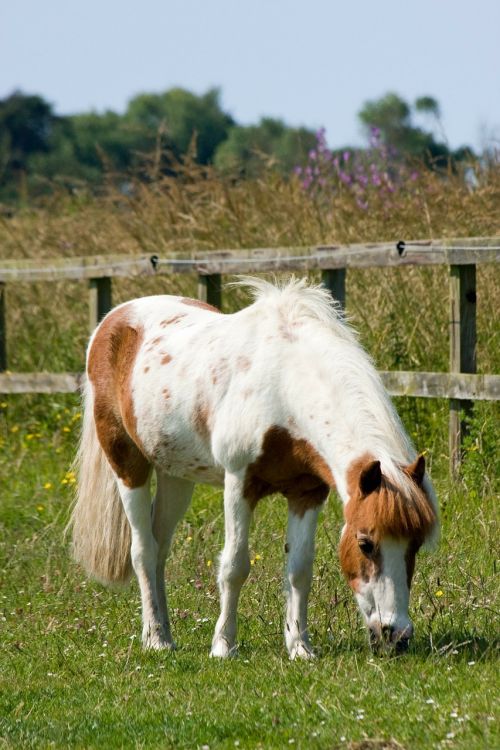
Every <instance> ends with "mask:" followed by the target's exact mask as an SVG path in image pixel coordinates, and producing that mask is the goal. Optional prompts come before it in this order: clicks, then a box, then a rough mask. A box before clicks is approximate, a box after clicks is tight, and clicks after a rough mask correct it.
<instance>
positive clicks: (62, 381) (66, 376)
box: [0, 370, 500, 401]
mask: <svg viewBox="0 0 500 750" xmlns="http://www.w3.org/2000/svg"><path fill="white" fill-rule="evenodd" d="M379 375H380V376H381V378H382V382H383V383H384V386H385V388H386V389H387V391H388V393H390V394H391V396H421V397H422V398H454V399H458V400H469V399H470V400H473V401H497V400H499V399H500V375H466V374H464V373H448V372H407V371H404V370H399V371H394V370H392V371H389V370H379ZM83 379H84V374H83V373H81V372H80V373H72V372H61V373H51V372H25V373H23V372H18V373H10V372H4V373H0V393H3V394H9V393H10V394H12V393H75V392H76V391H78V390H79V389H80V387H81V385H82V383H83Z"/></svg>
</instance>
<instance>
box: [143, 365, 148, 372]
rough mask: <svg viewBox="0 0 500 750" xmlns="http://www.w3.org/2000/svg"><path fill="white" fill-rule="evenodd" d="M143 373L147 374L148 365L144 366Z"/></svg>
mask: <svg viewBox="0 0 500 750" xmlns="http://www.w3.org/2000/svg"><path fill="white" fill-rule="evenodd" d="M144 372H145V373H146V372H149V365H146V367H145V368H144Z"/></svg>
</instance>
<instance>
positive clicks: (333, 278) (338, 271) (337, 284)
mask: <svg viewBox="0 0 500 750" xmlns="http://www.w3.org/2000/svg"><path fill="white" fill-rule="evenodd" d="M345 272H346V269H345V268H331V269H327V270H325V271H322V272H321V282H322V284H323V286H325V287H326V288H327V289H329V291H330V292H331V295H332V297H333V298H334V299H336V300H337V301H338V302H340V306H341V308H342V310H345V276H346V273H345Z"/></svg>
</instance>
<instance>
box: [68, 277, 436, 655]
mask: <svg viewBox="0 0 500 750" xmlns="http://www.w3.org/2000/svg"><path fill="white" fill-rule="evenodd" d="M247 283H248V285H249V286H250V287H251V288H252V290H253V293H254V296H255V298H256V299H255V302H254V303H253V304H252V305H250V306H249V307H247V308H245V309H243V310H241V311H239V312H237V313H234V314H232V315H222V314H221V313H220V312H219V311H218V310H216V309H215V308H212V307H210V306H209V305H206V304H204V303H201V302H197V301H196V300H191V299H183V298H180V297H171V296H154V297H145V298H142V299H137V300H134V301H132V302H128V303H126V304H124V305H121V306H119V307H117V308H116V309H114V310H113V311H112V312H110V313H109V314H108V315H107V316H106V317H105V318H104V320H103V321H102V323H101V324H100V325H99V327H98V328H97V330H96V331H95V333H94V335H93V337H92V339H91V341H90V345H89V348H88V356H87V383H86V390H85V397H84V398H85V404H84V410H85V415H84V424H83V434H82V438H81V444H80V449H79V457H78V458H79V488H78V495H77V500H76V504H75V507H74V510H73V514H72V518H71V524H72V529H73V550H74V555H75V558H76V559H77V560H78V561H79V562H80V563H81V564H82V565H83V566H84V567H85V568H86V569H87V571H88V572H89V573H90V574H91V575H93V576H94V577H96V578H97V579H99V580H101V581H103V582H105V583H106V582H120V581H125V580H127V579H128V577H129V575H130V573H131V568H133V569H134V571H135V573H136V575H137V578H138V581H139V586H140V591H141V599H142V616H143V634H142V638H143V644H144V646H145V647H148V648H155V649H160V648H167V649H168V648H172V647H173V646H174V643H173V640H172V635H171V630H170V623H169V617H168V609H167V603H166V596H165V573H164V567H165V560H166V558H167V554H168V551H169V548H170V544H171V541H172V537H173V534H174V530H175V527H176V525H177V523H178V522H179V520H180V519H181V518H182V516H183V515H184V513H185V511H186V509H187V507H188V505H189V502H190V499H191V495H192V491H193V486H194V483H195V482H203V483H210V484H216V485H223V486H224V512H225V546H224V550H223V552H222V555H221V558H220V565H219V576H218V581H219V588H220V595H221V614H220V617H219V619H218V621H217V624H216V627H215V634H214V638H213V642H212V651H211V653H212V655H213V656H219V657H224V656H228V655H229V654H231V653H232V652H233V651H234V649H235V645H236V610H237V604H238V598H239V594H240V590H241V587H242V585H243V583H244V581H245V579H246V578H247V576H248V573H249V569H250V561H249V554H248V532H249V525H250V520H251V516H252V512H253V510H254V508H255V506H256V505H257V503H258V502H259V500H260V499H261V498H263V497H265V496H266V495H270V494H272V493H275V492H280V493H282V494H283V495H284V496H285V497H286V499H287V501H288V508H289V512H288V529H287V541H286V545H285V551H286V555H287V573H286V589H287V606H286V620H285V623H286V624H285V640H286V645H287V648H288V651H289V654H290V656H291V657H292V658H295V657H297V656H299V657H305V658H308V657H309V656H311V655H312V650H311V646H310V643H309V637H308V632H307V602H308V595H309V589H310V585H311V577H312V566H313V559H314V539H315V531H316V523H317V519H318V514H319V511H320V509H321V508H322V506H323V504H324V502H325V500H326V497H327V495H328V493H329V491H330V490H331V489H333V488H336V490H337V492H338V494H339V495H340V498H341V500H342V502H343V504H344V515H345V525H344V528H343V530H342V534H341V541H340V562H341V566H342V570H343V572H344V574H345V576H346V578H347V580H348V582H349V585H350V586H351V588H352V589H353V591H354V593H355V596H356V598H357V601H358V604H359V607H360V610H361V612H362V614H363V616H364V619H365V622H366V624H367V626H368V628H369V632H370V639H371V641H372V642H373V643H386V644H389V645H393V646H395V647H396V649H398V650H404V649H405V647H406V646H407V644H408V640H409V638H410V637H411V635H412V631H413V628H412V624H411V621H410V619H409V616H408V603H409V594H410V585H411V580H412V575H413V570H414V565H415V556H416V554H417V552H418V550H419V549H420V547H421V546H422V545H423V544H424V543H425V542H429V540H430V539H431V537H436V535H437V530H438V518H437V515H438V514H437V504H436V499H435V495H434V492H433V489H432V485H431V483H430V480H429V479H428V477H427V476H426V474H425V462H424V459H423V457H422V456H420V457H417V455H416V453H415V450H414V448H413V446H412V445H411V442H410V440H409V438H408V436H407V435H406V433H405V431H404V429H403V427H402V425H401V422H400V420H399V418H398V416H397V414H396V412H395V410H394V408H393V406H392V403H391V401H390V399H389V397H388V396H387V394H386V392H385V390H384V388H383V386H382V383H381V381H380V378H379V376H378V374H377V372H376V370H375V368H374V366H373V363H372V361H371V360H370V358H369V357H368V355H367V354H366V353H365V352H364V351H363V349H362V348H361V346H360V345H359V343H358V342H357V339H356V337H355V335H354V334H353V332H352V330H351V329H350V328H349V327H348V326H347V325H346V323H345V322H344V321H343V320H342V318H341V316H340V314H339V313H338V311H337V308H336V303H334V302H333V300H332V299H331V297H330V295H329V293H328V292H327V291H326V290H325V289H323V288H321V287H314V286H309V285H307V283H306V282H305V281H296V280H292V281H290V282H288V283H287V284H286V285H284V286H283V287H282V288H279V287H278V286H275V285H272V284H269V283H267V282H264V281H260V280H249V281H247ZM153 470H155V471H156V476H157V492H156V497H155V499H154V502H153V503H152V502H151V494H150V480H151V475H152V471H153Z"/></svg>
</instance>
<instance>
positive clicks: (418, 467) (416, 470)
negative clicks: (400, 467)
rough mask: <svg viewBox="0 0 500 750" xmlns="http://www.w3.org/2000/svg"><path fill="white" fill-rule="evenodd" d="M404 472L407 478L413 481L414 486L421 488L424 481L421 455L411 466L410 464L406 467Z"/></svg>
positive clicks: (422, 457) (422, 456)
mask: <svg viewBox="0 0 500 750" xmlns="http://www.w3.org/2000/svg"><path fill="white" fill-rule="evenodd" d="M405 472H406V473H407V474H408V476H409V477H411V478H412V479H413V481H414V482H415V484H417V485H418V486H419V487H421V486H422V482H423V481H424V474H425V458H424V455H423V454H421V455H420V456H419V457H418V458H416V459H415V461H414V462H413V463H412V464H410V465H409V466H406V467H405Z"/></svg>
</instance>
